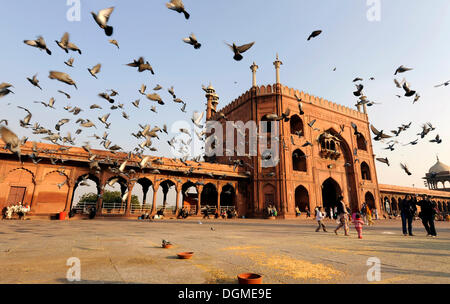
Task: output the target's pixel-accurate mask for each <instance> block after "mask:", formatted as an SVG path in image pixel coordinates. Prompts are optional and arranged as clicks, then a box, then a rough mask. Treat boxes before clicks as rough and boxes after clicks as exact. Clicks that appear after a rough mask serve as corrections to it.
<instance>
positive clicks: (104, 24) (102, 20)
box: [91, 6, 114, 36]
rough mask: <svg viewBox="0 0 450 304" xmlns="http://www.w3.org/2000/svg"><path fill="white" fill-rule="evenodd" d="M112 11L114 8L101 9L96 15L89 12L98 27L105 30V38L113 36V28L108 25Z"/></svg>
mask: <svg viewBox="0 0 450 304" xmlns="http://www.w3.org/2000/svg"><path fill="white" fill-rule="evenodd" d="M113 11H114V6H113V7H110V8H105V9H102V10H100V11H99V12H98V14H95V13H94V12H91V14H92V17H94V20H95V22H97V24H98V26H100V27H101V28H102V29H104V30H105V34H106V36H112V34H113V30H114V29H113V27H112V26H109V25H108V21H109V17H110V16H111V14H112V12H113Z"/></svg>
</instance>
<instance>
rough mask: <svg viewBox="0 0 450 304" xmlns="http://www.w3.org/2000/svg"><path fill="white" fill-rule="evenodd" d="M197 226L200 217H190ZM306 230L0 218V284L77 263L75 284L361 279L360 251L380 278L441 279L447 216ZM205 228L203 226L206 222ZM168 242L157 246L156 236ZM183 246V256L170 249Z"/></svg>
mask: <svg viewBox="0 0 450 304" xmlns="http://www.w3.org/2000/svg"><path fill="white" fill-rule="evenodd" d="M200 223H201V224H200ZM325 224H326V225H327V227H328V231H330V232H328V233H325V232H317V233H316V232H315V231H314V230H315V228H316V222H315V221H313V220H309V219H308V220H305V219H301V220H275V221H270V220H256V219H235V220H222V219H220V220H214V219H211V220H202V219H195V218H191V219H187V220H170V219H168V220H160V221H153V222H149V221H138V220H132V219H107V220H106V219H95V220H70V221H45V220H34V219H32V220H28V221H6V220H5V221H1V222H0V269H1V271H0V283H8V284H9V283H12V284H15V283H68V281H67V279H66V272H67V270H68V269H69V267H68V266H66V261H67V259H68V258H70V257H77V258H79V259H80V261H81V282H80V283H87V284H89V283H169V284H170V283H180V284H185V283H192V284H203V283H209V284H215V283H237V280H236V275H237V274H238V273H242V272H255V273H260V274H263V275H264V283H275V284H277V283H369V282H368V281H367V271H368V269H369V266H367V265H366V262H367V260H368V259H369V258H370V257H377V258H379V259H380V261H381V283H447V284H448V283H450V223H448V222H437V223H436V226H437V230H438V237H437V238H427V237H426V236H425V234H426V233H425V230H424V228H423V226H422V224H421V223H420V222H419V221H415V222H414V233H415V234H416V236H414V237H404V236H403V235H402V233H401V222H400V221H399V220H379V221H376V222H375V226H372V227H367V226H365V227H364V231H363V235H364V238H363V239H362V240H360V239H358V238H357V236H356V231H355V230H354V228H353V227H351V230H350V233H351V236H349V237H345V236H343V231H340V235H338V236H336V235H335V234H334V233H333V232H332V231H333V228H334V227H336V222H335V221H331V220H327V221H326V222H325ZM211 228H212V229H211ZM162 239H166V240H169V241H171V242H172V243H173V244H174V247H173V248H171V249H162V248H161V247H160V246H161V240H162ZM182 251H193V252H195V254H194V257H193V258H192V259H191V260H179V259H177V258H176V253H177V252H182Z"/></svg>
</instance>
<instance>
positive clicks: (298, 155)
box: [292, 149, 307, 172]
mask: <svg viewBox="0 0 450 304" xmlns="http://www.w3.org/2000/svg"><path fill="white" fill-rule="evenodd" d="M292 169H293V170H294V171H301V172H306V170H307V167H306V155H305V153H303V151H302V150H300V149H297V150H295V151H294V153H292Z"/></svg>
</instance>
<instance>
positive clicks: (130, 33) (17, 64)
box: [0, 0, 450, 187]
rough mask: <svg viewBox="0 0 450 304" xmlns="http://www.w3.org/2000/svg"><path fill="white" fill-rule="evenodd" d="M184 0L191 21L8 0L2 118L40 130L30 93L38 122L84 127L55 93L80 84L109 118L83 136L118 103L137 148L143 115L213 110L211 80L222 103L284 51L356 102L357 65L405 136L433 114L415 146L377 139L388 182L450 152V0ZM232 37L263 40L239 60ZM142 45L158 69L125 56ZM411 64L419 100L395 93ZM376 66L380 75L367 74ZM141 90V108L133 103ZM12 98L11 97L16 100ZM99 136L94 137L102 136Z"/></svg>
mask: <svg viewBox="0 0 450 304" xmlns="http://www.w3.org/2000/svg"><path fill="white" fill-rule="evenodd" d="M184 3H185V6H186V9H187V10H188V11H189V13H190V14H191V18H190V20H188V21H186V20H185V19H184V17H183V16H182V15H181V14H177V13H176V12H173V11H170V10H168V9H167V8H166V7H165V1H164V0H162V1H160V0H152V1H139V0H129V1H106V0H96V1H87V0H82V1H81V21H80V22H68V21H67V19H66V12H67V10H68V9H69V7H68V6H67V5H66V1H62V0H61V1H55V0H40V1H25V0H16V1H4V3H2V11H3V14H2V18H1V19H0V34H1V37H2V52H1V54H2V56H1V57H0V82H3V81H5V82H10V83H12V84H13V85H14V86H15V89H14V92H15V93H16V94H15V95H9V96H7V97H5V98H2V99H0V105H2V109H3V110H2V111H1V112H0V113H1V114H0V119H2V118H8V119H9V120H10V126H11V128H12V129H13V130H14V131H16V132H17V133H18V134H19V135H27V136H30V139H31V140H38V139H39V137H36V136H32V135H31V133H30V132H29V131H27V130H24V129H22V128H20V127H18V120H19V118H23V117H24V116H25V112H24V111H22V110H19V109H17V108H16V105H21V106H25V107H27V108H29V109H30V110H31V111H32V112H33V114H34V116H33V120H32V123H33V122H35V121H38V122H40V123H41V124H42V125H44V126H46V127H49V128H50V127H51V128H54V125H55V123H56V122H57V121H58V120H59V119H60V118H63V117H64V118H71V119H73V121H72V122H71V124H69V125H68V126H64V127H62V134H63V135H65V134H66V132H67V131H68V130H70V129H72V132H74V131H75V128H74V127H73V126H74V125H73V123H74V122H75V120H76V119H74V116H72V115H71V114H69V113H67V112H66V111H64V110H63V109H62V107H63V106H65V105H66V104H68V102H67V100H66V99H65V97H63V96H62V95H60V94H58V93H56V91H57V90H59V89H62V90H64V91H67V92H68V93H70V94H72V99H71V100H70V101H69V103H70V104H71V105H77V106H79V107H81V108H83V109H85V111H84V112H82V113H81V114H80V115H79V116H77V117H75V118H78V117H82V118H90V119H91V120H92V121H94V122H95V123H96V124H97V126H98V127H99V129H98V130H85V131H84V132H83V133H82V135H83V134H84V136H79V137H78V138H77V144H78V145H81V144H83V142H84V141H85V140H86V135H91V134H92V133H93V132H94V131H95V132H96V134H98V135H101V134H102V133H103V127H102V125H101V124H100V123H99V122H98V120H97V116H100V115H103V114H105V113H108V112H111V113H112V115H111V117H110V122H112V123H113V124H112V127H111V133H112V134H111V139H112V140H113V142H114V143H117V144H119V145H121V146H122V147H124V148H127V149H130V148H133V147H134V146H135V145H136V144H137V143H138V141H137V140H135V139H134V137H130V135H129V134H130V133H131V132H136V131H137V130H138V127H137V123H142V124H145V123H150V124H151V125H152V126H153V125H155V124H156V125H159V126H161V127H162V124H164V123H167V124H168V126H169V127H170V123H171V122H174V121H177V120H189V118H190V115H191V113H192V111H194V110H197V111H202V110H204V107H205V97H204V92H203V90H202V89H201V85H202V84H205V85H207V84H208V83H209V82H212V84H213V86H214V87H215V88H216V90H217V93H218V94H219V96H220V104H219V107H220V108H221V107H222V106H224V105H225V104H227V103H229V102H231V101H232V100H234V99H235V98H236V97H238V96H239V95H241V94H242V93H243V92H245V91H246V90H248V89H249V87H250V85H251V72H250V69H249V66H250V65H251V63H252V62H253V61H255V62H256V63H257V64H258V65H259V67H260V69H259V71H258V76H257V80H258V84H260V85H261V84H271V83H274V81H275V73H274V69H273V65H272V62H273V61H274V58H275V54H276V53H277V52H278V53H279V56H280V59H281V60H282V61H283V63H284V65H283V66H282V68H281V80H282V83H283V84H284V85H287V86H289V87H293V88H296V89H299V90H303V91H305V92H308V93H310V94H312V95H316V96H320V97H323V98H326V99H328V100H331V101H333V102H337V103H339V104H343V105H346V106H351V107H353V105H354V104H355V102H356V99H355V97H354V96H353V95H352V92H353V91H354V84H353V83H352V80H353V78H355V77H356V76H359V77H363V78H364V79H365V81H364V84H365V85H366V89H365V93H366V95H367V96H368V97H369V98H370V99H373V100H375V101H377V102H381V103H382V104H381V105H378V106H375V107H371V108H369V111H370V112H369V116H370V121H371V122H372V123H373V124H374V125H375V126H376V127H377V128H379V129H384V130H392V129H395V128H396V127H397V126H399V125H400V124H402V123H408V122H410V121H412V122H413V125H412V127H411V129H410V130H409V131H408V132H405V133H404V134H402V136H401V137H400V138H399V139H400V141H401V142H405V143H406V142H409V141H410V140H414V139H415V138H416V136H415V134H416V133H419V131H420V125H421V124H423V123H425V122H427V121H430V122H432V123H433V124H434V125H435V126H436V127H437V130H436V131H434V132H433V133H432V134H431V135H429V136H428V137H427V138H426V140H425V141H421V142H420V144H419V145H417V146H415V147H411V146H408V147H401V146H399V147H398V149H397V150H396V151H394V152H388V151H386V150H383V149H382V148H383V147H384V145H382V144H379V143H376V144H375V154H377V156H380V157H385V156H387V157H389V159H390V161H391V163H392V165H391V167H389V168H388V167H386V166H385V165H383V164H377V168H378V172H377V173H378V179H379V182H380V183H386V184H397V185H405V186H412V184H415V185H416V187H420V186H422V187H423V181H422V180H421V177H422V176H423V175H424V173H425V172H426V171H428V169H429V167H431V166H432V165H433V164H434V163H435V156H436V154H439V156H440V159H441V160H442V161H443V162H446V163H448V164H450V156H449V148H450V144H449V142H448V141H447V140H448V138H449V135H450V122H449V120H448V116H449V113H450V106H449V97H450V87H446V88H439V89H436V88H434V87H433V86H434V85H436V84H438V83H441V82H444V81H447V80H449V79H450V60H448V50H449V49H450V2H449V1H448V0H435V1H432V2H430V1H419V0H414V1H412V0H396V1H387V0H382V1H381V20H380V22H369V21H368V20H367V18H366V14H367V10H368V9H369V7H368V6H367V5H366V1H362V0H361V1H357V0H340V1H332V0H330V1H325V0H323V1H300V0H296V1H288V0H278V1H256V0H245V1H242V0H241V1H238V0H227V1H213V0H195V1H194V0H185V1H184ZM109 6H115V7H116V9H115V11H114V13H113V14H112V16H111V19H110V24H111V25H112V26H114V28H115V33H114V35H113V38H114V39H117V40H118V42H119V44H120V50H117V49H116V47H115V46H113V45H110V44H109V43H108V42H107V39H108V38H107V37H106V36H105V35H104V33H103V31H101V30H100V28H99V27H98V26H97V25H96V24H95V22H94V20H93V19H92V17H91V15H90V13H89V12H91V11H98V10H100V9H102V8H106V7H109ZM316 29H322V30H323V34H322V35H320V36H319V37H317V38H315V39H313V40H311V41H309V42H307V41H306V38H307V37H308V35H309V34H310V33H311V32H312V31H313V30H316ZM66 31H68V32H69V33H70V34H71V40H72V41H73V42H74V43H76V44H77V45H78V46H79V47H80V48H81V49H82V50H83V55H78V54H76V53H71V54H69V55H66V53H65V52H64V51H62V50H61V49H59V47H58V46H57V45H56V44H55V42H54V40H55V39H60V38H61V36H62V34H63V33H64V32H66ZM191 32H194V33H195V34H196V35H197V37H198V39H199V41H200V42H201V43H202V44H203V45H202V48H201V49H200V50H194V49H193V47H191V46H189V45H187V44H185V43H183V42H182V41H181V39H182V38H184V37H187V36H188V35H189V34H190V33H191ZM37 35H43V36H44V38H45V39H46V41H47V44H48V46H49V48H50V49H51V50H52V51H53V55H52V56H48V55H46V54H45V53H44V52H40V51H39V50H37V49H34V48H31V47H29V46H26V45H25V44H23V42H22V41H23V40H24V39H34V38H35V37H36V36H37ZM224 41H227V42H237V43H238V44H243V43H248V42H250V41H256V44H255V45H254V47H253V48H252V49H250V50H249V51H248V52H247V53H245V54H244V60H242V61H241V62H236V61H234V60H233V59H232V56H233V55H232V52H231V51H230V50H229V49H228V47H226V46H225V44H224V43H223V42H224ZM70 56H72V57H74V58H75V62H74V66H75V68H73V69H72V68H69V67H66V66H65V65H64V63H63V62H64V61H65V60H67V59H69V57H70ZM139 56H144V57H145V58H146V59H147V60H148V61H150V63H151V64H152V65H153V68H154V70H155V73H156V75H154V76H152V75H151V74H150V73H141V74H139V73H137V71H136V69H133V68H129V67H127V66H125V65H124V64H126V63H129V62H131V61H132V59H134V58H138V57H139ZM97 63H102V65H103V66H102V71H101V73H100V74H99V75H98V77H99V79H98V80H96V79H94V78H92V77H91V76H90V75H89V73H88V71H87V70H86V69H87V68H88V67H92V66H94V65H95V64H97ZM402 64H403V65H406V66H409V67H413V68H414V70H413V71H411V72H408V73H405V74H403V75H400V77H398V78H399V80H401V79H402V78H403V77H406V78H407V80H408V81H409V82H410V83H411V86H412V88H413V89H416V90H417V91H419V92H420V95H421V96H422V98H421V100H420V101H419V102H418V103H417V104H415V105H412V101H410V100H406V99H405V98H402V99H397V97H395V94H403V93H402V90H399V89H397V88H396V87H395V86H394V83H393V74H394V71H395V69H396V68H397V67H398V66H399V65H402ZM333 67H336V68H337V71H336V72H332V69H333ZM49 70H60V71H64V72H67V73H69V74H70V75H71V76H72V78H73V79H74V80H75V81H76V82H77V84H78V87H79V90H75V89H74V88H73V87H68V86H66V85H64V84H60V83H58V82H56V81H53V80H50V79H48V71H49ZM35 73H38V78H39V79H40V80H41V83H40V84H41V86H42V87H43V88H44V91H40V90H39V89H37V88H34V87H32V86H31V85H30V84H29V83H28V81H27V80H26V77H31V76H32V75H34V74H35ZM372 76H373V77H375V78H376V81H368V78H369V77H372ZM235 81H236V82H237V84H235ZM142 83H145V84H146V85H147V86H148V87H149V88H153V86H155V85H156V84H160V85H162V86H163V87H164V88H165V90H164V91H161V96H162V97H163V99H164V100H165V102H166V106H163V107H161V106H157V107H158V110H159V114H158V115H157V114H155V113H153V112H151V111H150V110H149V109H150V106H151V105H155V103H152V102H150V101H148V100H146V99H145V98H142V96H140V95H139V93H138V89H139V88H140V86H141V84H142ZM172 85H173V86H174V87H175V92H176V94H177V96H179V97H180V98H182V99H183V100H185V101H186V102H187V103H188V106H187V111H188V114H183V113H182V112H181V111H179V106H178V105H177V104H174V103H173V102H172V101H171V98H170V97H169V94H168V93H167V90H166V89H167V88H168V87H170V86H172ZM110 88H114V89H116V90H118V91H119V93H120V95H119V96H118V97H117V98H116V100H117V101H119V102H120V103H124V104H125V111H126V112H127V113H128V114H129V115H130V116H131V121H127V120H125V119H124V118H122V116H121V111H118V110H116V111H111V110H109V104H108V103H107V102H106V101H103V100H102V99H100V98H99V97H97V94H98V93H100V92H103V91H105V90H106V89H110ZM52 96H54V97H55V98H56V107H57V108H58V110H56V111H55V110H51V109H45V108H43V107H42V106H41V105H37V104H33V101H34V100H40V101H41V100H42V101H48V99H50V97H52ZM138 98H140V99H141V110H138V109H135V108H134V107H133V106H132V105H131V102H132V101H134V100H135V99H138ZM7 103H11V106H8V107H7V106H6V105H7ZM93 103H97V104H99V105H101V106H103V107H104V110H95V111H88V110H89V109H88V108H89V105H91V104H93ZM436 133H439V134H440V135H441V137H442V138H443V139H444V142H443V143H442V144H441V145H439V146H438V145H436V144H431V143H429V142H428V140H429V139H431V138H432V137H434V135H435V134H436ZM172 136H173V135H172ZM169 138H170V137H168V136H162V137H161V144H157V145H156V146H159V147H160V150H161V153H159V154H157V155H167V151H168V150H167V144H166V140H168V139H169ZM89 140H91V143H93V139H92V138H90V139H89ZM400 161H404V162H406V163H407V164H408V165H409V167H410V170H411V171H412V172H413V176H411V177H408V176H406V175H405V174H404V173H403V172H402V171H401V169H400V167H399V162H400Z"/></svg>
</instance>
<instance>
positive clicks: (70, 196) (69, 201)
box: [64, 182, 75, 212]
mask: <svg viewBox="0 0 450 304" xmlns="http://www.w3.org/2000/svg"><path fill="white" fill-rule="evenodd" d="M68 183H69V182H68ZM68 188H69V190H68V191H69V192H68V193H67V200H66V207H65V208H64V212H69V211H70V207H71V205H72V199H73V192H74V189H75V185H73V183H72V182H70V185H69V187H68Z"/></svg>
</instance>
